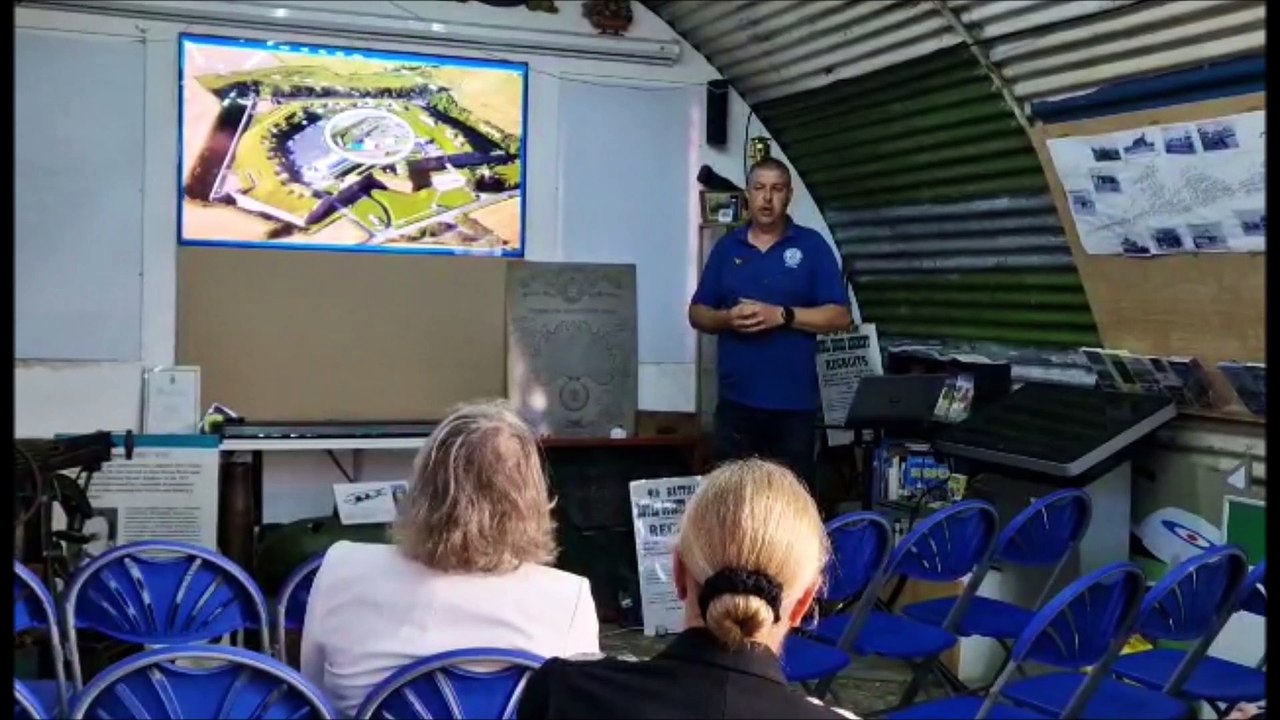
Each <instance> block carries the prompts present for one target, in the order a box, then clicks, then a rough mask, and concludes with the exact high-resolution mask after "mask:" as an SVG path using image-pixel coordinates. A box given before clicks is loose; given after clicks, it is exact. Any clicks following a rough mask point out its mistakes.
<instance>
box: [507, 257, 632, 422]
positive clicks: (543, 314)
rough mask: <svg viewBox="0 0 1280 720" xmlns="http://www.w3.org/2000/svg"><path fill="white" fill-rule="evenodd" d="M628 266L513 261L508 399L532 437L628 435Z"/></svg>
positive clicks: (509, 282)
mask: <svg viewBox="0 0 1280 720" xmlns="http://www.w3.org/2000/svg"><path fill="white" fill-rule="evenodd" d="M636 365H637V340H636V269H635V266H634V265H602V264H601V265H598V264H592V263H538V262H513V263H511V264H510V265H509V266H508V269H507V395H508V397H509V398H510V400H511V402H512V403H513V404H514V405H515V407H516V409H517V410H518V411H519V412H520V414H521V416H522V417H524V418H525V420H526V421H528V422H529V424H530V425H532V426H533V428H534V430H535V431H536V432H538V434H539V435H542V436H549V437H571V438H588V437H591V438H607V437H609V433H610V431H611V430H613V429H615V428H621V429H623V430H625V431H626V433H627V435H628V436H631V435H634V434H635V424H636V404H637V402H638V395H639V388H638V385H637V382H638V381H637V376H638V373H637V367H636Z"/></svg>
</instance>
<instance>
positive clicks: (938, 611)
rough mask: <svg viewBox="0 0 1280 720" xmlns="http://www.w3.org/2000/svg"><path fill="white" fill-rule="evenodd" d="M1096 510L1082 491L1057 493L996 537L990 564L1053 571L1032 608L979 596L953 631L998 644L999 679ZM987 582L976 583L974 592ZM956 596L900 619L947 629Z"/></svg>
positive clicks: (911, 608) (914, 607)
mask: <svg viewBox="0 0 1280 720" xmlns="http://www.w3.org/2000/svg"><path fill="white" fill-rule="evenodd" d="M1092 514H1093V506H1092V503H1091V502H1090V501H1089V495H1088V493H1086V492H1084V491H1083V490H1078V489H1067V490H1059V491H1057V492H1054V493H1050V494H1049V495H1046V496H1044V497H1042V498H1040V499H1039V500H1036V501H1035V502H1033V503H1032V504H1031V505H1030V506H1029V507H1027V508H1026V509H1024V510H1023V511H1022V512H1020V513H1018V515H1017V516H1016V517H1014V518H1013V520H1011V521H1009V524H1008V525H1006V526H1005V527H1004V529H1003V530H1001V531H1000V535H999V536H998V537H997V538H996V545H995V550H994V551H993V553H992V556H991V563H992V564H993V565H999V566H1001V567H1008V566H1023V567H1034V568H1052V570H1051V571H1050V573H1049V578H1048V580H1047V581H1046V582H1045V584H1044V587H1043V589H1042V590H1041V591H1040V595H1039V597H1037V598H1036V600H1035V603H1034V604H1033V605H1032V606H1031V608H1024V607H1022V606H1020V605H1016V604H1014V603H1011V602H1007V601H1004V600H997V599H995V598H989V597H983V596H982V595H975V596H974V597H973V599H972V600H971V601H970V605H969V609H968V611H967V612H965V613H964V614H963V615H961V616H960V617H959V619H958V621H957V622H956V624H955V626H954V627H955V632H956V633H957V634H959V635H961V636H963V637H973V636H977V637H985V638H991V639H992V640H995V641H996V643H997V644H998V645H999V646H1000V648H1001V649H1002V650H1004V653H1005V658H1004V661H1003V662H1002V663H1001V665H1000V667H999V669H997V670H996V672H995V677H999V675H1000V673H1001V672H1002V671H1003V670H1004V665H1005V664H1006V663H1008V662H1009V646H1010V645H1011V644H1012V643H1013V641H1014V640H1015V639H1017V638H1018V637H1019V636H1020V635H1021V634H1022V631H1023V630H1024V629H1026V627H1027V623H1029V622H1031V618H1032V617H1033V616H1034V615H1035V611H1036V608H1041V607H1044V603H1045V602H1046V601H1047V600H1048V599H1049V596H1050V595H1051V593H1052V592H1053V587H1054V585H1055V584H1056V582H1057V580H1058V577H1059V575H1061V574H1062V569H1063V568H1064V567H1066V565H1067V560H1068V559H1069V558H1070V557H1071V551H1072V550H1074V549H1075V548H1076V547H1077V546H1079V544H1080V539H1081V538H1083V537H1084V534H1085V532H1086V531H1087V530H1088V529H1089V520H1090V518H1091V517H1092ZM983 580H985V577H977V576H976V575H975V576H974V578H973V582H974V583H975V587H978V586H981V585H982V582H983ZM958 599H959V598H958V597H945V598H937V599H935V600H925V601H923V602H918V603H913V604H911V605H907V606H906V607H904V608H902V614H903V615H906V616H907V617H909V618H913V619H915V620H919V621H920V622H924V623H928V624H930V625H935V626H937V627H943V626H944V625H945V623H946V621H947V618H948V616H950V615H951V611H952V610H953V609H954V608H955V604H956V601H957V600H958Z"/></svg>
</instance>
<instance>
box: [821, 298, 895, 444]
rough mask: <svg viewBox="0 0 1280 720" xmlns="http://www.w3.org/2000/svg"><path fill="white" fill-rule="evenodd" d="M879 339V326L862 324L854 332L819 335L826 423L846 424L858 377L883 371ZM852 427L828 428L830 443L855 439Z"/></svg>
mask: <svg viewBox="0 0 1280 720" xmlns="http://www.w3.org/2000/svg"><path fill="white" fill-rule="evenodd" d="M883 374H884V364H883V362H882V361H881V359H880V341H879V338H878V337H877V336H876V326H875V325H874V324H871V323H868V324H866V325H859V326H858V328H857V329H856V330H854V331H852V332H841V333H831V334H829V335H821V336H819V337H818V391H819V393H820V394H821V396H822V422H823V424H824V425H844V421H845V418H847V417H848V415H849V407H850V406H851V405H852V404H853V394H854V393H855V392H857V390H858V381H859V380H861V379H862V378H864V377H866V376H868V375H883ZM853 440H854V437H853V432H851V431H849V430H827V445H830V446H831V447H835V446H837V445H848V444H849V443H851V442H853Z"/></svg>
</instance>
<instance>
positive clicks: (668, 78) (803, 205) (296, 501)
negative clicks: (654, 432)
mask: <svg viewBox="0 0 1280 720" xmlns="http://www.w3.org/2000/svg"><path fill="white" fill-rule="evenodd" d="M204 4H205V5H206V6H222V7H229V6H230V4H229V3H225V2H221V3H220V2H213V1H212V0H211V1H210V2H209V3H204ZM274 4H276V5H278V6H281V7H309V8H319V9H323V10H324V11H326V12H328V13H332V14H334V16H338V17H341V16H346V17H350V18H352V19H353V24H354V20H355V18H356V17H357V16H359V15H365V16H381V17H401V18H403V17H406V16H407V15H406V13H407V12H412V13H414V14H416V15H417V16H419V17H421V18H426V19H429V20H434V21H439V22H466V23H475V24H484V25H487V26H489V27H491V28H499V29H500V28H503V27H506V28H517V29H523V30H527V29H540V30H556V31H561V32H573V33H583V32H588V33H589V32H592V30H591V28H590V25H589V24H588V23H587V21H586V19H585V18H584V17H583V16H582V11H581V2H572V1H569V2H565V1H561V2H559V3H558V5H559V6H560V8H561V10H560V12H559V13H558V14H555V15H551V14H547V13H535V12H529V11H526V10H523V9H515V10H513V9H500V8H493V7H489V6H486V5H482V4H479V3H474V2H472V3H453V2H421V1H419V2H415V1H413V0H403V1H401V2H378V1H373V0H371V1H369V2H346V1H325V2H289V1H288V0H278V2H276V3H274ZM633 8H634V12H635V22H634V23H633V25H632V28H631V30H630V31H629V33H628V35H630V36H632V37H640V38H650V39H667V40H671V39H676V35H675V33H674V31H672V30H671V29H670V28H669V27H668V26H667V25H666V23H665V22H663V21H662V20H661V19H660V18H658V17H657V16H656V15H654V14H653V13H651V12H650V11H648V10H647V9H645V8H644V7H643V6H641V5H640V4H639V3H633ZM15 20H16V24H17V26H18V27H19V28H26V29H38V30H41V31H49V32H69V33H77V34H84V33H87V34H91V35H94V34H109V35H116V36H123V37H136V38H139V39H145V42H146V45H147V69H146V97H147V101H146V102H147V108H146V124H147V128H146V133H147V136H148V138H150V139H151V140H152V142H150V143H149V144H148V155H147V159H146V178H145V182H144V188H143V190H144V197H145V198H146V205H145V208H144V214H145V217H144V218H143V238H142V242H143V244H144V250H143V257H144V270H143V298H142V320H143V332H142V362H139V363H47V362H39V363H35V362H18V363H15V367H14V386H15V396H16V399H15V410H14V422H15V429H16V432H17V434H18V435H19V436H47V435H52V434H54V433H59V432H82V431H92V430H98V429H106V430H123V429H125V428H133V429H135V430H137V429H138V425H139V415H140V408H141V393H142V371H143V368H144V367H151V366H156V365H163V364H168V363H172V362H173V361H174V354H175V342H176V327H175V322H176V288H175V275H176V270H175V259H176V255H177V245H176V237H177V230H176V222H177V220H176V208H175V207H174V205H173V202H172V201H171V199H172V198H175V197H177V188H176V186H175V183H176V177H175V174H174V173H173V168H174V167H175V166H176V165H177V163H178V158H177V142H176V137H177V127H176V126H177V109H176V106H175V104H174V98H175V96H176V87H177V55H178V53H177V46H176V41H177V35H178V33H179V32H187V33H209V34H224V35H225V34H237V35H240V36H244V37H261V38H264V39H270V38H274V39H280V38H281V37H283V36H285V34H284V33H280V32H274V31H268V32H263V31H261V30H255V29H253V28H237V29H234V30H229V29H228V28H226V27H224V26H213V25H209V24H203V23H197V22H191V23H182V22H163V21H154V20H136V19H130V18H120V17H110V16H105V15H104V16H98V15H89V14H82V13H68V12H64V11H55V10H48V9H35V8H31V7H19V8H17V10H16V14H15ZM287 37H288V39H291V40H295V41H301V42H317V43H323V42H328V43H333V44H344V43H345V44H351V43H352V41H351V40H350V39H340V40H339V39H334V38H332V37H327V36H325V35H324V34H320V33H316V32H305V31H300V32H296V33H293V32H291V33H288V34H287ZM679 42H680V44H681V48H682V54H681V59H680V61H679V62H678V63H677V64H676V65H675V66H674V67H660V66H653V65H642V64H631V63H617V62H599V61H586V60H576V59H568V58H556V57H548V56H537V55H523V56H521V55H512V54H503V55H501V57H502V58H503V59H509V60H516V61H523V62H527V63H529V66H530V70H531V72H530V81H529V83H530V84H529V116H528V123H529V126H528V129H527V132H528V134H529V138H530V140H529V157H528V163H529V166H528V171H527V172H528V177H529V187H528V196H527V201H526V202H527V206H526V222H527V223H528V225H527V238H528V245H527V248H526V257H527V258H528V259H531V260H539V259H550V258H556V259H560V258H558V257H557V255H556V248H557V247H558V245H557V243H556V237H557V231H558V228H559V227H560V226H561V223H560V220H561V219H560V217H559V213H560V207H561V203H560V200H559V198H558V192H557V187H556V182H555V179H556V178H557V177H561V176H562V174H563V173H571V172H573V168H570V167H561V162H560V157H561V153H560V149H559V146H558V143H559V138H558V137H557V133H556V128H557V127H558V125H559V119H558V116H557V115H558V108H559V93H560V89H561V87H562V84H563V83H565V82H573V81H575V80H578V81H581V80H587V81H590V82H608V83H618V84H623V85H652V84H686V85H691V86H693V85H698V86H700V85H702V84H704V83H705V82H706V81H708V80H711V79H715V78H718V77H720V75H719V73H717V72H716V71H715V69H714V68H712V67H711V66H710V65H709V64H708V63H707V62H706V60H705V59H704V58H703V57H702V56H701V55H699V54H698V52H697V51H695V50H694V49H693V48H692V47H690V46H689V45H688V44H686V43H684V42H683V40H679ZM361 44H363V45H367V46H369V47H375V48H384V49H388V50H404V51H412V52H420V53H433V52H438V53H441V54H448V55H461V56H466V55H474V56H476V57H487V58H493V57H495V54H494V53H491V52H487V51H485V50H484V49H483V48H477V49H475V50H474V51H463V50H459V49H457V48H439V47H433V46H431V45H427V44H423V45H418V44H406V43H399V42H385V41H382V40H380V39H378V38H369V39H368V40H367V41H362V43H361ZM702 110H703V109H702V108H698V112H697V113H696V117H698V118H701V117H703V114H702ZM746 120H747V108H746V105H745V104H744V103H743V101H742V98H741V97H740V96H738V94H737V93H731V95H730V103H729V132H728V135H729V138H728V139H729V142H728V144H727V146H726V147H724V148H719V149H717V148H712V147H708V146H706V145H705V143H700V144H699V147H698V148H697V153H698V157H697V159H696V161H695V162H694V163H692V166H693V167H694V169H695V170H696V168H697V167H699V166H701V165H702V164H707V165H710V166H711V167H712V168H714V169H715V170H716V171H717V172H718V173H720V174H721V175H724V176H725V177H727V178H729V179H730V180H733V181H734V182H737V183H739V184H741V183H742V182H743V181H744V178H743V176H742V175H743V155H744V152H745V148H744V140H745V138H746V137H749V135H757V134H762V131H763V129H762V128H761V126H760V122H759V120H758V119H755V120H754V121H753V122H752V126H751V128H750V133H749V134H748V133H747V132H745V130H746V128H745V123H746ZM698 135H699V137H701V130H700V129H699V133H698ZM775 154H780V152H779V151H778V150H777V149H776V148H775ZM784 159H785V157H784ZM672 191H673V192H689V190H688V189H687V188H683V187H682V188H673V189H672ZM575 201H577V200H576V199H575ZM581 202H590V198H583V199H582V200H581ZM691 202H692V201H691ZM792 215H793V216H794V218H795V219H796V221H797V222H800V223H802V224H805V225H808V226H810V227H814V228H817V229H818V230H819V231H820V232H822V233H823V234H824V235H826V236H827V237H828V238H830V232H829V230H828V229H827V227H826V224H825V222H824V221H823V220H822V217H821V215H820V213H819V212H818V209H817V206H816V205H815V204H814V202H813V199H812V197H811V196H810V195H809V193H808V191H807V189H806V188H805V187H804V185H803V183H801V182H798V183H797V188H796V194H795V199H794V201H793V205H792ZM687 242H688V243H689V247H690V248H691V251H690V252H689V253H685V254H683V255H681V256H679V257H673V258H672V260H671V262H672V267H671V273H672V279H673V282H672V283H671V284H670V287H671V292H672V293H678V294H680V295H681V297H682V298H683V297H687V296H688V294H689V292H690V291H691V289H692V286H693V283H694V281H695V279H696V272H697V269H696V268H695V267H693V265H692V263H690V262H689V261H688V259H690V258H693V257H696V253H695V252H693V251H692V248H695V247H696V243H697V229H696V227H695V226H694V224H693V221H692V220H691V221H690V226H689V228H688V237H687ZM567 259H572V258H567ZM639 312H640V313H644V312H645V308H644V307H643V306H642V307H640V308H639ZM689 332H690V333H692V331H691V330H690V331H689ZM695 377H696V369H695V367H694V364H693V363H692V362H690V363H667V364H650V363H646V364H642V365H641V367H640V408H641V409H644V410H673V411H686V412H692V411H693V410H694V409H695V382H694V379H695ZM213 400H216V398H205V399H204V401H205V403H206V404H207V403H208V402H210V401H213ZM343 462H344V464H347V465H348V467H350V462H351V458H350V457H349V456H348V457H344V458H343ZM266 463H267V465H266V470H267V477H266V482H265V490H264V492H265V508H264V511H265V515H266V519H267V520H268V521H288V520H292V519H296V518H300V517H308V516H313V515H322V514H326V513H328V512H329V511H330V510H331V506H332V495H331V494H330V493H329V489H328V486H329V484H330V483H333V482H341V481H342V476H341V475H340V474H339V473H338V471H337V469H336V468H334V467H333V465H332V464H331V462H330V461H329V459H328V458H327V457H325V456H324V455H323V454H318V453H288V454H285V455H280V456H275V457H269V458H268V459H267V461H266ZM363 466H364V468H363V477H364V478H365V479H370V480H378V479H390V478H397V477H401V478H402V477H404V476H405V473H407V472H408V454H407V453H399V454H397V453H385V454H377V453H369V454H367V455H366V457H365V460H364V463H363Z"/></svg>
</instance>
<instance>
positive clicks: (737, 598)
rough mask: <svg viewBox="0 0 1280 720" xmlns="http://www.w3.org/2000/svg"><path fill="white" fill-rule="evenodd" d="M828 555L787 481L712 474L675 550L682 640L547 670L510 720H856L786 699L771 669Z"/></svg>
mask: <svg viewBox="0 0 1280 720" xmlns="http://www.w3.org/2000/svg"><path fill="white" fill-rule="evenodd" d="M829 552H830V549H829V547H828V544H827V536H826V532H825V531H824V529H823V526H822V520H821V518H820V517H819V515H818V508H817V507H816V506H815V505H814V503H813V500H812V498H810V496H809V493H808V491H806V490H805V487H804V485H803V484H802V483H801V482H800V480H798V479H797V478H796V476H795V475H793V474H792V473H791V471H789V470H787V469H786V468H784V467H782V466H780V465H775V464H774V463H770V462H765V461H763V460H743V461H737V462H731V463H728V464H725V465H722V466H720V467H719V468H717V469H716V470H715V471H714V472H712V473H711V474H710V475H708V476H706V477H705V478H704V479H703V482H702V486H701V487H700V488H699V489H698V491H697V492H696V493H695V494H694V496H693V499H692V500H691V501H690V502H689V505H688V507H687V508H686V509H685V515H684V520H683V522H682V524H681V528H680V536H679V539H678V540H677V541H676V546H675V548H674V553H673V576H674V580H675V587H676V595H677V596H678V597H679V598H680V600H682V601H683V602H684V623H685V628H686V629H685V631H684V632H682V633H680V634H679V635H677V636H676V637H675V639H674V640H672V641H671V643H670V644H669V645H667V647H666V648H665V649H664V650H662V651H661V652H659V653H658V654H657V655H656V656H655V657H654V658H653V659H651V660H646V661H639V662H628V661H624V660H616V659H596V660H580V659H569V660H549V661H547V662H546V663H545V664H544V665H543V666H542V667H541V668H539V669H538V670H537V671H536V672H534V673H533V675H531V676H530V677H529V680H528V683H527V685H526V686H525V691H524V695H523V696H522V698H521V701H520V706H519V709H518V711H517V717H518V718H521V719H522V720H523V719H528V720H541V719H542V718H564V719H565V720H570V719H572V718H782V717H785V718H841V717H853V716H852V715H850V714H849V713H847V712H845V711H843V710H836V709H834V708H829V707H827V706H825V705H823V704H822V703H820V702H818V701H817V700H816V699H813V698H809V697H806V696H805V695H804V694H802V693H800V692H799V691H797V690H795V689H793V688H790V687H788V686H787V682H786V678H785V677H784V676H783V673H782V667H781V663H780V662H779V653H780V651H781V648H782V642H783V640H784V639H785V638H786V635H787V632H788V631H789V630H790V629H791V628H792V627H795V626H796V625H799V624H800V622H801V621H802V619H803V618H804V617H805V613H806V612H807V611H808V610H809V607H810V605H812V604H813V598H814V593H816V592H817V590H818V587H819V584H820V583H821V581H822V571H823V568H824V566H825V565H826V562H827V556H828V554H829Z"/></svg>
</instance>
